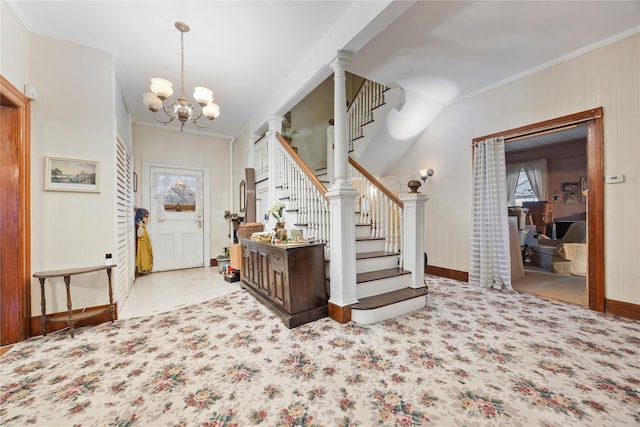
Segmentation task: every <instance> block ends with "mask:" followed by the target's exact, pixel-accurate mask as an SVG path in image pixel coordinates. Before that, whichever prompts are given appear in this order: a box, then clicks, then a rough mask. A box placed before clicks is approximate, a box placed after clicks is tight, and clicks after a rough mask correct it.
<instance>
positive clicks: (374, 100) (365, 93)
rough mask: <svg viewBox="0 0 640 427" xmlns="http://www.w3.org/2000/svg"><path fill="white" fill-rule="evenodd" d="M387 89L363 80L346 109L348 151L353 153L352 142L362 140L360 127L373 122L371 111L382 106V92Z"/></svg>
mask: <svg viewBox="0 0 640 427" xmlns="http://www.w3.org/2000/svg"><path fill="white" fill-rule="evenodd" d="M388 89H389V88H388V87H387V86H385V85H382V84H380V83H376V82H372V81H371V80H365V81H364V82H363V83H362V86H360V90H359V91H358V93H357V95H356V97H355V99H354V100H353V102H352V103H351V105H349V108H348V109H347V137H348V141H349V151H353V141H355V140H356V139H359V138H362V137H363V136H364V135H363V133H362V127H363V126H364V125H366V124H367V123H371V122H372V121H373V110H375V109H376V108H378V107H380V106H381V105H383V104H384V92H385V91H387V90H388Z"/></svg>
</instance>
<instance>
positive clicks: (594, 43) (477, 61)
mask: <svg viewBox="0 0 640 427" xmlns="http://www.w3.org/2000/svg"><path fill="white" fill-rule="evenodd" d="M8 3H9V5H10V6H11V7H12V9H13V10H14V11H15V12H16V14H17V15H18V17H19V18H20V19H21V20H22V21H23V23H24V24H25V26H26V27H27V29H28V30H29V31H30V32H33V33H36V34H41V35H44V36H48V37H53V38H58V39H62V40H67V41H71V42H75V43H79V44H83V45H87V46H91V47H94V48H98V49H102V50H106V51H108V52H111V53H113V55H114V60H115V64H116V65H115V66H116V74H117V79H118V82H119V84H120V86H121V88H122V91H123V95H124V100H125V103H126V104H127V107H128V109H129V110H130V112H131V114H132V116H133V119H134V121H135V122H137V123H150V124H155V121H154V120H153V116H152V114H151V113H150V112H149V111H148V110H147V109H146V107H145V106H144V105H143V104H142V93H143V92H147V91H148V90H149V89H148V85H149V78H151V77H164V78H167V79H169V80H171V81H172V82H173V83H174V89H175V92H176V93H177V92H179V87H180V33H179V32H178V31H177V30H176V29H175V28H174V22H175V21H183V22H185V23H187V24H188V25H189V26H190V27H191V32H189V33H187V34H185V42H184V43H185V73H184V74H185V75H184V78H185V93H186V95H187V98H191V94H192V93H193V87H194V86H206V87H209V88H211V89H213V91H214V100H215V102H216V103H218V104H219V105H220V109H221V115H220V117H219V118H218V119H216V120H215V121H214V123H213V125H212V126H211V128H209V129H207V132H211V133H214V134H218V135H226V136H233V135H238V134H239V133H240V132H241V131H242V129H243V128H244V127H245V126H246V125H247V124H248V123H251V124H253V125H254V127H255V126H256V125H262V124H263V123H257V122H256V121H259V120H261V119H260V114H261V112H264V111H265V109H266V110H268V109H269V105H270V104H273V103H274V100H275V102H276V103H278V102H280V104H286V103H287V102H288V103H291V102H294V101H295V99H296V97H297V98H300V96H304V95H305V94H306V93H308V92H310V91H311V90H312V89H313V87H305V84H307V83H308V81H309V80H310V78H308V77H309V76H314V75H321V76H324V77H326V76H328V75H329V73H330V70H329V67H328V65H329V62H330V61H328V60H327V61H323V62H321V63H320V64H314V63H313V59H314V58H315V59H318V58H319V60H323V59H324V57H326V55H327V52H329V53H330V54H331V55H333V56H335V52H337V51H338V50H340V49H346V50H352V51H353V52H354V54H353V59H352V62H351V64H350V65H349V67H348V68H347V70H348V71H350V72H352V73H355V74H358V75H361V76H363V77H366V78H369V79H371V80H375V81H378V82H380V83H384V84H387V85H390V86H400V87H403V88H405V89H406V90H411V91H414V92H416V93H419V94H421V95H423V96H425V97H429V98H431V99H433V100H436V101H438V102H441V103H442V104H444V105H447V104H450V103H452V102H455V101H457V100H459V99H462V98H464V97H468V96H470V95H473V94H474V93H478V92H480V91H482V90H486V89H488V88H491V87H494V86H497V85H499V84H502V83H505V82H506V81H509V80H513V79H515V78H517V77H521V76H523V75H526V74H528V73H531V72H534V71H536V70H539V69H541V68H543V67H546V66H549V65H551V64H553V63H556V62H560V61H562V60H565V59H567V58H569V57H571V56H574V55H577V54H579V53H581V52H586V51H588V50H590V49H592V48H594V47H598V46H601V45H604V44H606V43H608V42H612V41H614V40H616V39H619V38H621V37H624V36H627V35H630V34H632V33H634V32H638V31H640V2H639V1H628V2H625V1H616V2H610V1H566V2H565V1H553V2H541V1H518V2H485V1H477V2H473V1H471V2H465V1H442V2H439V1H419V2H393V3H391V4H390V5H388V6H387V3H388V2H381V1H372V2H367V1H233V2H232V1H229V2H223V1H157V2H156V1H126V2H125V1H15V0H11V1H9V2H8ZM383 9H384V10H383ZM367 14H371V18H368V16H369V15H367ZM365 18H367V19H366V22H369V24H368V25H364V24H362V21H363V20H364V19H365ZM349 25H351V26H352V28H351V30H352V34H351V33H349ZM338 35H341V36H342V37H338ZM323 49H324V50H323ZM300 64H312V66H315V68H316V69H315V70H308V69H306V70H303V68H302V67H301V66H300ZM307 68H308V67H307ZM303 71H304V72H303ZM305 73H306V74H305ZM324 77H323V78H324ZM300 79H303V80H304V81H302V80H300ZM287 82H291V83H293V84H295V85H296V86H297V87H295V88H294V89H293V90H290V92H287V89H286V86H285V83H287ZM301 87H303V89H300V88H301ZM305 91H306V93H304V92H305ZM174 96H175V95H174ZM280 106H282V105H280ZM285 106H286V105H285ZM292 106H293V105H289V106H288V107H289V108H290V107H292ZM285 111H286V110H285ZM274 112H275V110H274V111H270V114H274ZM185 129H186V127H185Z"/></svg>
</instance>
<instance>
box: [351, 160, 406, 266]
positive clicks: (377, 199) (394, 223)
mask: <svg viewBox="0 0 640 427" xmlns="http://www.w3.org/2000/svg"><path fill="white" fill-rule="evenodd" d="M349 166H350V167H349V180H350V181H351V185H352V186H353V187H354V188H355V189H356V190H358V193H359V194H360V196H359V199H358V212H359V215H358V223H359V224H368V225H371V237H377V238H384V239H385V250H386V251H388V252H400V253H401V254H402V252H403V251H402V243H403V242H402V239H401V236H402V215H403V209H404V204H403V203H402V201H401V200H400V199H399V198H398V197H397V196H396V195H395V194H393V193H392V192H391V191H389V190H388V189H387V188H386V187H385V186H384V185H382V184H381V183H380V181H378V180H377V179H376V178H375V177H374V176H373V175H371V174H370V173H369V172H367V171H366V170H365V169H364V168H363V167H362V166H361V165H360V164H359V163H358V162H356V161H355V160H353V159H352V158H351V157H349ZM400 267H402V256H401V257H400Z"/></svg>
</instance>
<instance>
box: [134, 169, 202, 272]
mask: <svg viewBox="0 0 640 427" xmlns="http://www.w3.org/2000/svg"><path fill="white" fill-rule="evenodd" d="M148 171H149V172H148V173H149V175H148V182H149V185H148V186H147V188H146V191H148V192H149V195H148V197H145V200H149V213H150V215H149V219H150V222H149V225H148V231H149V235H150V237H151V246H152V248H153V271H166V270H177V269H182V268H193V267H202V266H204V265H205V263H204V253H205V251H204V235H205V233H204V226H205V206H206V205H205V200H204V197H203V195H204V194H205V188H204V185H205V182H206V181H205V179H204V175H205V173H204V170H203V169H197V168H189V167H163V166H153V165H150V166H149V169H148Z"/></svg>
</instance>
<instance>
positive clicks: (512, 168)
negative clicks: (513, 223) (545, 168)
mask: <svg viewBox="0 0 640 427" xmlns="http://www.w3.org/2000/svg"><path fill="white" fill-rule="evenodd" d="M521 170H522V163H520V162H518V163H507V204H508V205H509V206H513V205H514V203H515V202H514V200H513V197H514V196H515V195H516V188H518V179H519V178H520V171H521Z"/></svg>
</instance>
